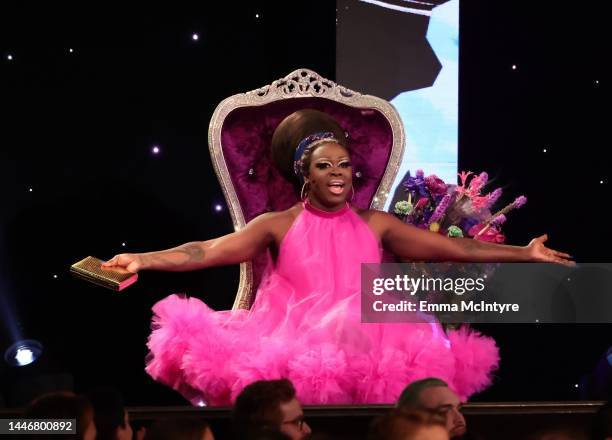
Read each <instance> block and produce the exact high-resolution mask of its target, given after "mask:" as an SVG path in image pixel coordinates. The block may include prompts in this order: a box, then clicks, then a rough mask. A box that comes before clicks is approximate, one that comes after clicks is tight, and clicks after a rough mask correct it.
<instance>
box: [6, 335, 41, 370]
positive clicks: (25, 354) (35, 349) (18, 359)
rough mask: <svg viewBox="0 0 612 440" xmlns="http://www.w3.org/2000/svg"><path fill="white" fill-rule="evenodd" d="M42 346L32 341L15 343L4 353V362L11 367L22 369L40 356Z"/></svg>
mask: <svg viewBox="0 0 612 440" xmlns="http://www.w3.org/2000/svg"><path fill="white" fill-rule="evenodd" d="M42 351H43V347H42V344H41V343H40V342H38V341H35V340H33V339H26V340H23V341H17V342H15V343H14V344H13V345H11V346H10V347H9V348H8V349H7V350H6V351H5V352H4V360H5V361H6V363H7V364H9V365H11V366H13V367H24V366H26V365H30V364H31V363H32V362H35V361H36V359H38V358H39V357H40V355H41V354H42Z"/></svg>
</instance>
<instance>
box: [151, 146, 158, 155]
mask: <svg viewBox="0 0 612 440" xmlns="http://www.w3.org/2000/svg"><path fill="white" fill-rule="evenodd" d="M152 151H153V154H158V153H159V147H158V146H157V145H155V146H154V147H153V150H152Z"/></svg>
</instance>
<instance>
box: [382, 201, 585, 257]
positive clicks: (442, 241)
mask: <svg viewBox="0 0 612 440" xmlns="http://www.w3.org/2000/svg"><path fill="white" fill-rule="evenodd" d="M374 221H375V227H376V229H378V230H379V231H380V235H381V238H382V242H383V245H384V246H385V248H387V249H389V250H390V251H391V252H393V253H394V254H395V255H397V256H398V257H399V258H401V259H405V260H417V261H469V262H508V261H516V262H518V261H523V262H527V261H540V262H549V263H559V264H565V265H574V264H575V263H574V262H573V261H572V260H571V259H570V258H571V257H570V255H568V254H566V253H564V252H559V251H556V250H553V249H549V248H547V247H546V246H545V245H544V242H545V241H546V240H547V239H548V237H547V235H542V236H540V237H538V238H534V239H533V240H531V242H530V243H529V244H528V245H527V246H510V245H503V244H496V243H488V242H484V241H478V240H474V239H471V238H448V237H445V236H443V235H440V234H436V233H433V232H430V231H425V230H422V229H419V228H417V227H415V226H412V225H409V224H406V223H403V222H402V221H400V220H399V219H397V218H396V217H394V216H392V215H390V214H387V213H383V212H381V213H380V214H377V216H376V218H375V219H374Z"/></svg>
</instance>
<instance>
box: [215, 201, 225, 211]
mask: <svg viewBox="0 0 612 440" xmlns="http://www.w3.org/2000/svg"><path fill="white" fill-rule="evenodd" d="M222 209H223V206H221V205H219V204H218V203H217V204H216V205H215V211H217V212H221V210H222Z"/></svg>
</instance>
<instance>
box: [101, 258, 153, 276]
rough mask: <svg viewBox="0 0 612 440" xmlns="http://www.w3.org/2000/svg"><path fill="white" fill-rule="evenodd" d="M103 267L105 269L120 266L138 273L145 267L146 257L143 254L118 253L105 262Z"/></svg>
mask: <svg viewBox="0 0 612 440" xmlns="http://www.w3.org/2000/svg"><path fill="white" fill-rule="evenodd" d="M102 267H103V268H105V269H107V268H113V267H120V268H123V269H127V270H128V271H129V272H133V273H137V272H138V271H139V270H141V269H143V268H144V258H143V256H142V254H118V255H115V256H114V257H113V258H111V259H110V260H108V261H107V262H106V263H103V264H102Z"/></svg>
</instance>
